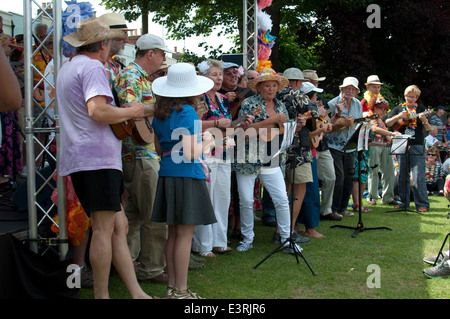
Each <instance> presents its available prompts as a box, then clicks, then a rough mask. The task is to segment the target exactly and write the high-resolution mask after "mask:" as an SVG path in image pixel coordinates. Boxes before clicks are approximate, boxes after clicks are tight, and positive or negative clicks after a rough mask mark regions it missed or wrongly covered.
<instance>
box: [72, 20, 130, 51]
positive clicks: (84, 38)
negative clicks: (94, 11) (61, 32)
mask: <svg viewBox="0 0 450 319" xmlns="http://www.w3.org/2000/svg"><path fill="white" fill-rule="evenodd" d="M125 37H126V34H125V33H124V32H123V31H120V30H111V29H110V28H109V25H108V24H107V23H106V22H105V21H104V20H101V19H100V18H88V19H84V20H82V21H80V22H79V23H78V25H77V32H74V33H70V34H68V35H66V36H65V37H64V38H63V40H64V41H66V42H67V43H69V44H70V45H71V46H73V47H75V48H79V47H81V46H84V45H87V44H91V43H96V42H100V41H103V40H108V39H113V40H123V39H125Z"/></svg>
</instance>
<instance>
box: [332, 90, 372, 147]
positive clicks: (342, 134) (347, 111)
mask: <svg viewBox="0 0 450 319" xmlns="http://www.w3.org/2000/svg"><path fill="white" fill-rule="evenodd" d="M341 99H342V97H341V95H339V96H336V97H335V98H334V99H332V100H331V101H330V102H328V105H329V106H330V108H331V107H333V106H334V105H335V104H336V103H338V102H339V101H340V100H341ZM336 113H337V108H336V109H335V110H334V111H333V112H332V114H330V118H331V117H333V116H334V115H335V114H336ZM350 115H351V116H353V118H354V119H359V118H362V117H363V112H362V106H361V102H360V101H359V100H358V99H356V98H352V101H351V102H350V108H347V107H345V106H344V110H343V111H342V115H341V116H342V117H349V116H350ZM355 127H356V125H353V126H350V127H346V128H344V129H343V130H340V131H336V132H330V133H328V134H327V136H328V148H332V149H335V150H338V151H341V152H343V151H344V146H345V145H346V144H347V142H348V140H349V139H350V137H351V136H352V134H353V132H354V131H355ZM353 151H355V150H347V152H353Z"/></svg>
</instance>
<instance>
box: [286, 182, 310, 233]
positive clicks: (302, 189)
mask: <svg viewBox="0 0 450 319" xmlns="http://www.w3.org/2000/svg"><path fill="white" fill-rule="evenodd" d="M293 185H294V192H293V193H294V194H293V196H294V198H291V200H293V201H294V203H293V205H292V209H293V211H292V223H291V232H293V231H294V230H295V226H296V224H297V218H298V215H299V214H300V209H301V208H302V204H303V199H304V198H305V193H306V183H301V184H293ZM291 188H292V184H287V185H286V191H287V194H288V196H290V195H291Z"/></svg>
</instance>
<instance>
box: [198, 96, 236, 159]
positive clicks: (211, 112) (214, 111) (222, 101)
mask: <svg viewBox="0 0 450 319" xmlns="http://www.w3.org/2000/svg"><path fill="white" fill-rule="evenodd" d="M218 94H219V96H220V98H217V97H216V100H215V101H214V103H212V101H211V99H210V98H209V96H208V94H206V93H203V94H202V95H201V100H202V101H204V102H205V103H206V104H207V105H208V111H207V112H206V113H205V114H204V115H203V117H202V120H203V121H211V120H219V119H222V118H227V119H229V118H231V115H230V104H229V103H228V99H227V98H226V96H225V95H223V94H222V93H218ZM228 153H229V152H227V151H223V150H222V149H213V150H212V151H211V153H210V155H211V156H214V157H216V158H221V159H224V160H227V159H229V155H228Z"/></svg>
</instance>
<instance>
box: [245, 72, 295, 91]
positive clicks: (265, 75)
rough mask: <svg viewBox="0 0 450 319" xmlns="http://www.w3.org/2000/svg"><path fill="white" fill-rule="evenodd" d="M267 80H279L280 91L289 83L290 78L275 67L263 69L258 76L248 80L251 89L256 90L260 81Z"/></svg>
mask: <svg viewBox="0 0 450 319" xmlns="http://www.w3.org/2000/svg"><path fill="white" fill-rule="evenodd" d="M265 81H277V83H278V91H281V90H282V89H284V88H285V87H286V86H288V84H289V80H288V79H286V78H285V77H284V76H281V75H279V74H277V73H276V72H275V71H274V70H273V69H270V68H268V69H263V70H261V72H260V73H259V74H258V76H257V77H256V78H254V79H253V80H251V81H249V82H248V84H247V86H248V88H249V89H251V90H253V91H256V87H257V85H258V83H261V82H265Z"/></svg>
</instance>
